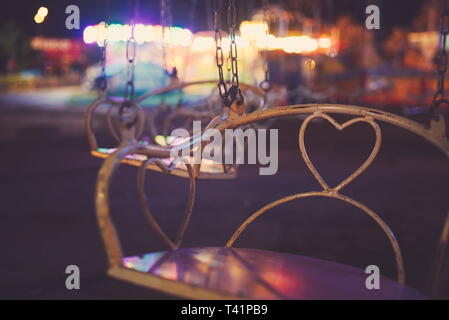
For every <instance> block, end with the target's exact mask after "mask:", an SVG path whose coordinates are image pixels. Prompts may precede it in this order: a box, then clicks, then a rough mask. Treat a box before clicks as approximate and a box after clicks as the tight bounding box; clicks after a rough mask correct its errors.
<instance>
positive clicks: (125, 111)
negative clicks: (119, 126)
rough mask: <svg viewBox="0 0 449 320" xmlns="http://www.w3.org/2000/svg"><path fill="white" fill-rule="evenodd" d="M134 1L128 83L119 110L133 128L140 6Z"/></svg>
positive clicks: (127, 73) (129, 42)
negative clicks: (137, 26) (138, 11)
mask: <svg viewBox="0 0 449 320" xmlns="http://www.w3.org/2000/svg"><path fill="white" fill-rule="evenodd" d="M131 3H134V6H133V10H132V12H133V13H132V18H131V22H130V35H129V38H128V39H127V41H126V61H127V63H126V64H127V65H126V84H125V93H124V101H123V104H122V106H121V107H120V110H119V116H120V120H121V122H122V123H124V124H125V125H126V127H128V128H131V127H133V126H134V125H135V124H136V123H137V114H136V113H135V112H133V111H132V109H133V107H134V106H135V104H134V98H135V84H134V80H135V60H136V51H137V41H136V38H135V27H136V23H135V18H136V14H137V10H138V9H137V8H138V0H135V1H130V4H131Z"/></svg>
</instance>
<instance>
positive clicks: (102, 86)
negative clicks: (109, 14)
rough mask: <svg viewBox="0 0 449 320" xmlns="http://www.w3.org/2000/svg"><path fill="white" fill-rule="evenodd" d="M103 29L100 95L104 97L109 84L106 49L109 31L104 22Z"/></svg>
mask: <svg viewBox="0 0 449 320" xmlns="http://www.w3.org/2000/svg"><path fill="white" fill-rule="evenodd" d="M102 24H103V28H104V39H103V46H102V47H101V58H100V66H101V72H100V77H99V86H98V87H99V94H100V95H104V94H105V92H106V89H107V88H108V82H107V79H106V53H107V51H106V49H107V48H106V47H107V44H108V40H107V30H108V24H107V23H106V22H102Z"/></svg>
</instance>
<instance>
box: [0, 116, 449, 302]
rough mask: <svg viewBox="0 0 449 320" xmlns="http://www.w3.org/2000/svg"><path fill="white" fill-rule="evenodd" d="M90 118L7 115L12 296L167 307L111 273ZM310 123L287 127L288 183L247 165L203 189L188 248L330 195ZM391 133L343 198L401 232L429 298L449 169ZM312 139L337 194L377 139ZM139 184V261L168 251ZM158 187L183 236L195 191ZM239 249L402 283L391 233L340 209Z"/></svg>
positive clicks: (128, 208) (268, 231)
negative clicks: (305, 150)
mask: <svg viewBox="0 0 449 320" xmlns="http://www.w3.org/2000/svg"><path fill="white" fill-rule="evenodd" d="M82 117H83V114H82V113H81V112H78V111H76V110H75V111H73V112H65V113H62V112H60V111H52V112H51V113H50V112H43V111H36V112H30V111H28V112H21V111H14V112H12V111H2V115H1V116H0V128H1V129H0V130H1V131H0V132H1V135H0V150H1V151H0V152H1V160H0V161H1V165H0V195H1V203H2V206H1V209H0V221H1V222H0V251H1V258H0V298H27V299H48V298H62V299H83V298H86V299H104V298H108V299H109V298H111V299H131V298H138V299H150V298H167V296H163V295H160V294H158V293H156V292H151V291H149V290H146V289H142V288H139V287H137V286H133V285H128V284H126V283H123V282H120V281H116V280H113V279H110V278H108V277H107V276H106V275H105V270H106V259H105V254H104V251H103V246H102V243H101V239H100V236H99V232H98V228H97V223H96V219H95V212H94V198H93V195H94V185H95V180H96V174H97V171H98V169H99V167H100V165H101V160H99V159H95V158H92V157H91V156H90V155H89V152H88V146H87V141H86V138H85V136H84V132H83V130H82V128H83V122H82ZM298 124H299V120H298V119H288V120H283V121H279V122H277V123H276V124H275V127H279V128H280V143H279V145H280V169H279V173H278V174H277V175H275V176H265V177H262V176H258V175H257V170H258V168H257V167H256V166H254V165H253V166H244V167H241V168H240V171H239V178H238V179H236V180H231V181H199V182H198V187H197V188H198V196H197V202H196V205H195V210H194V216H193V218H192V223H191V225H190V227H189V229H188V232H187V235H186V239H185V243H184V246H187V247H189V246H220V245H224V243H225V242H226V241H227V240H228V238H229V237H230V236H231V234H232V233H233V231H234V230H235V229H236V228H237V226H238V225H239V224H240V223H241V222H242V221H243V220H244V219H245V217H247V216H248V215H249V214H251V213H252V212H254V211H255V210H257V209H259V208H260V207H262V206H263V205H265V204H267V203H268V202H271V201H273V200H276V199H278V198H280V197H282V196H284V195H289V194H293V193H298V192H305V191H313V190H319V186H318V184H317V183H316V182H315V181H314V178H313V177H312V175H311V174H310V172H308V171H307V169H306V167H305V165H304V162H303V161H302V159H301V158H300V156H299V152H298V146H297V132H298ZM382 128H383V141H384V143H383V146H382V149H381V152H380V154H379V156H378V158H377V159H376V160H375V162H374V163H373V165H372V166H371V168H370V169H369V170H368V171H367V172H365V173H364V174H363V175H362V176H360V177H359V178H358V179H357V180H356V181H354V182H353V183H352V184H350V185H349V186H348V187H347V188H346V189H344V190H343V192H342V193H343V194H345V195H348V196H350V197H352V198H354V199H356V200H358V201H360V202H363V203H365V204H366V205H367V206H368V207H370V208H371V209H373V210H374V211H376V212H377V213H379V215H380V216H381V217H382V218H383V219H384V220H385V221H386V222H387V223H388V224H389V225H390V227H391V228H392V229H393V231H394V232H395V233H396V236H397V238H398V239H399V243H400V245H401V247H402V250H403V255H404V259H405V266H406V272H407V278H408V284H409V285H411V286H413V287H416V288H418V289H424V288H425V283H426V279H427V275H428V272H429V269H430V265H431V262H432V258H433V254H434V252H435V248H436V245H437V240H438V237H439V232H440V230H441V228H442V223H443V220H444V217H445V215H446V212H447V210H448V199H447V198H448V197H447V187H448V184H449V167H448V162H447V159H446V158H445V157H444V156H443V155H442V154H441V153H440V152H439V151H438V150H436V149H435V148H434V147H433V146H431V145H429V144H428V143H427V142H426V141H424V140H422V139H421V138H419V137H416V136H414V135H413V134H411V133H408V132H406V131H403V130H402V129H397V128H394V127H392V126H390V125H383V126H382ZM309 129H310V131H309V132H308V134H307V137H306V138H307V140H306V142H307V143H308V145H311V146H313V147H310V148H309V149H310V150H311V151H310V156H311V158H312V159H316V163H317V167H318V168H322V175H323V176H324V177H329V178H328V180H329V181H328V182H329V183H330V184H333V182H337V181H340V180H342V179H343V178H344V177H345V176H347V175H348V174H349V173H350V172H351V170H354V168H356V167H357V165H359V164H360V163H361V162H362V161H364V159H365V157H366V156H367V155H368V152H369V151H370V147H368V145H371V143H372V140H373V134H372V133H371V131H370V129H369V128H368V127H367V126H366V125H364V124H357V125H354V126H353V127H351V128H349V129H347V130H346V131H344V132H342V133H336V131H335V130H334V129H333V128H332V127H331V126H330V125H328V124H326V123H320V124H316V125H311V126H310V128H309ZM103 141H106V140H104V139H103ZM365 145H367V147H366V148H365V147H364V146H365ZM335 172H338V174H334V173H335ZM135 174H136V169H135V168H129V167H123V168H122V169H121V170H120V172H119V174H118V175H117V177H116V178H115V180H114V181H115V184H114V185H113V189H112V195H113V198H114V199H113V208H114V209H113V216H114V219H115V222H116V224H117V225H118V229H119V233H120V235H121V238H122V241H123V244H124V250H125V253H126V254H127V255H135V254H140V253H144V252H151V251H155V250H162V249H164V247H163V244H162V243H161V242H160V241H159V240H157V239H156V237H155V236H154V235H153V234H152V232H151V231H150V230H149V229H148V227H147V226H146V225H145V222H144V220H143V217H142V215H141V213H140V211H139V207H138V202H137V197H136V194H135V190H136V189H135V184H134V183H135ZM147 185H148V186H149V196H150V201H151V205H152V208H153V211H154V212H155V213H156V214H157V215H158V218H159V220H160V222H161V224H162V225H163V226H165V228H166V229H167V230H168V232H169V233H170V234H173V233H174V232H175V230H176V226H177V224H178V222H179V220H180V216H181V213H182V211H183V208H184V201H185V199H186V187H187V184H186V181H185V180H182V179H179V178H175V177H168V176H164V175H162V174H159V173H149V174H148V182H147ZM237 246H239V247H253V248H262V249H268V250H276V251H283V252H291V253H297V254H302V255H308V256H313V257H318V258H322V259H328V260H334V261H338V262H341V263H347V264H351V265H354V266H358V267H360V268H364V267H366V266H367V265H370V264H376V265H378V266H379V267H380V270H381V272H382V273H383V274H385V275H387V276H389V277H391V278H394V277H395V266H394V259H393V254H392V250H391V248H390V246H389V243H388V242H387V240H386V237H385V235H384V234H383V233H382V231H381V230H380V228H379V227H378V226H377V225H376V224H375V223H374V222H373V221H372V220H370V219H369V218H368V217H367V216H365V215H363V214H362V212H360V211H358V210H357V209H354V208H351V207H350V206H349V205H345V204H342V203H340V202H338V201H337V200H323V199H307V200H299V201H296V202H293V203H290V204H288V205H284V206H281V207H280V208H277V209H275V210H272V211H271V212H270V213H268V214H267V215H265V216H263V217H262V218H261V219H260V220H258V221H256V223H255V224H254V225H253V226H252V227H250V228H249V229H248V231H247V232H246V233H244V234H243V236H242V237H241V239H240V240H239V241H238V243H237ZM70 264H75V265H78V266H79V267H80V270H81V289H80V290H79V291H69V290H66V289H65V277H66V274H65V268H66V266H67V265H70ZM446 289H448V287H447V286H446ZM447 297H449V295H447ZM168 298H169V297H168Z"/></svg>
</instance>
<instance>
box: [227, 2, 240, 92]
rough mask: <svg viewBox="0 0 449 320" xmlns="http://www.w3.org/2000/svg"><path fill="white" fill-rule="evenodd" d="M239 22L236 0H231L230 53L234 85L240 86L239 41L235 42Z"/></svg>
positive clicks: (229, 24) (229, 13)
mask: <svg viewBox="0 0 449 320" xmlns="http://www.w3.org/2000/svg"><path fill="white" fill-rule="evenodd" d="M236 24H237V11H236V8H235V0H229V7H228V26H229V38H230V40H231V47H230V54H231V71H232V78H231V84H232V86H237V87H238V86H239V70H238V64H237V43H236V42H235V27H236Z"/></svg>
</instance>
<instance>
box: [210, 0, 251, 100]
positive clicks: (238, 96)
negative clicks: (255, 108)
mask: <svg viewBox="0 0 449 320" xmlns="http://www.w3.org/2000/svg"><path fill="white" fill-rule="evenodd" d="M222 8H223V3H222V1H221V0H215V8H214V29H215V59H216V64H217V69H218V91H219V93H220V96H221V99H222V100H223V103H224V105H225V106H227V107H232V106H233V105H234V104H236V107H240V106H242V105H243V103H244V97H243V93H242V90H241V89H240V84H239V72H238V56H237V42H236V38H235V28H236V24H237V10H236V6H235V0H229V6H228V12H227V18H228V21H227V22H228V28H229V40H230V48H229V56H230V58H229V59H230V65H231V73H232V75H231V81H230V82H231V87H230V88H229V89H228V86H227V85H226V81H225V78H224V72H223V67H224V63H225V59H224V53H223V41H222V34H221V30H220V22H221V19H220V17H221V11H222Z"/></svg>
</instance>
